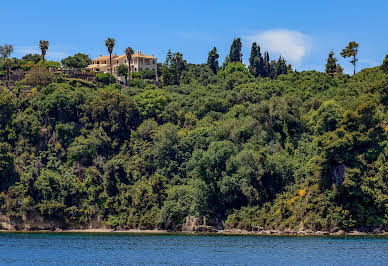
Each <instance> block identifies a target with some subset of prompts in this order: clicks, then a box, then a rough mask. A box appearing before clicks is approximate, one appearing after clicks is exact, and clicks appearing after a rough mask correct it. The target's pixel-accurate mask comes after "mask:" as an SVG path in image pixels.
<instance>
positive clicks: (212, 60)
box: [207, 47, 220, 74]
mask: <svg viewBox="0 0 388 266" xmlns="http://www.w3.org/2000/svg"><path fill="white" fill-rule="evenodd" d="M219 57H220V56H219V55H218V53H217V48H216V47H214V48H213V50H211V51H210V52H209V56H208V58H207V64H208V65H209V67H210V69H211V70H212V71H213V73H214V74H216V73H217V70H218V58H219Z"/></svg>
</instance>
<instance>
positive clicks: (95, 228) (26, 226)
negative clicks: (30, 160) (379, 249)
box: [0, 215, 388, 236]
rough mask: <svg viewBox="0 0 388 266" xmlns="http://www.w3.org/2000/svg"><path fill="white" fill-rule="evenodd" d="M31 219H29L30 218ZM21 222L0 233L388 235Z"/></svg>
mask: <svg viewBox="0 0 388 266" xmlns="http://www.w3.org/2000/svg"><path fill="white" fill-rule="evenodd" d="M28 218H29V219H28ZM28 218H27V217H21V219H16V220H15V219H10V217H8V216H5V215H0V232H25V233H33V232H63V233H129V234H130V233H140V234H214V235H265V236H270V235H272V236H388V232H387V231H385V230H383V229H380V228H377V229H374V230H373V231H363V230H353V231H344V230H340V229H337V230H333V231H313V230H291V229H285V230H268V229H265V228H263V227H258V226H253V227H252V228H251V230H242V229H235V228H225V227H224V226H223V225H222V224H221V223H220V222H219V221H217V220H214V219H208V218H206V217H204V216H201V217H194V216H188V217H186V220H185V223H183V224H180V225H176V226H175V227H174V230H164V229H161V228H155V229H142V228H139V229H120V228H116V229H114V228H109V227H106V226H105V225H104V224H103V223H102V222H101V221H100V220H99V219H96V220H95V221H93V222H91V223H90V224H88V225H85V226H77V225H73V226H66V225H64V224H62V223H61V222H60V221H53V220H50V221H47V220H45V219H44V218H43V217H42V216H40V215H34V216H30V217H28Z"/></svg>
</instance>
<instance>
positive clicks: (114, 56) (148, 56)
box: [93, 52, 156, 61]
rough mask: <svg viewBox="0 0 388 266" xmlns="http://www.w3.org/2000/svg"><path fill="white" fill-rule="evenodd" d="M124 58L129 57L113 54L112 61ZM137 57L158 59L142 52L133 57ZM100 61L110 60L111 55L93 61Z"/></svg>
mask: <svg viewBox="0 0 388 266" xmlns="http://www.w3.org/2000/svg"><path fill="white" fill-rule="evenodd" d="M123 57H127V56H126V55H125V54H123V55H120V56H118V55H116V54H112V59H120V58H123ZM135 57H138V58H147V59H156V57H155V56H153V55H145V54H142V53H141V52H136V53H134V54H133V55H132V58H135ZM98 60H109V55H102V56H100V57H97V58H95V59H93V61H98Z"/></svg>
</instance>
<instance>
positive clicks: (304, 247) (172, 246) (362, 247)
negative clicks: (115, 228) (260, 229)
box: [0, 233, 388, 265]
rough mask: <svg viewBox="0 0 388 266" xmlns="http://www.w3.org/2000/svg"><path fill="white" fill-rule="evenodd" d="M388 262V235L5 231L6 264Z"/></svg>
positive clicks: (1, 251)
mask: <svg viewBox="0 0 388 266" xmlns="http://www.w3.org/2000/svg"><path fill="white" fill-rule="evenodd" d="M53 264H56V265H131V264H134V265H193V264H194V265H257V264H261V265H263V264H264V265H269V264H271V265H274V264H277V265H311V264H314V265H317V264H318V265H333V264H337V265H388V238H387V237H355V236H353V237H351V236H341V237H339V236H338V237H328V236H325V237H317V236H314V237H286V236H284V237H280V236H223V235H184V234H181V235H179V234H177V235H173V234H165V235H155V234H149V235H147V234H121V233H112V234H92V233H0V265H53Z"/></svg>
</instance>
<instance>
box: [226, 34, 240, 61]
mask: <svg viewBox="0 0 388 266" xmlns="http://www.w3.org/2000/svg"><path fill="white" fill-rule="evenodd" d="M241 48H242V45H241V39H240V38H237V39H234V40H233V43H232V46H231V47H230V53H229V61H230V62H242V53H241Z"/></svg>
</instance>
